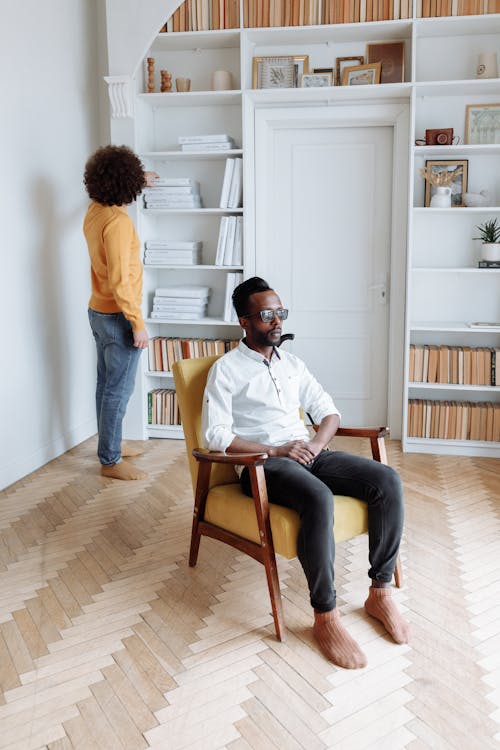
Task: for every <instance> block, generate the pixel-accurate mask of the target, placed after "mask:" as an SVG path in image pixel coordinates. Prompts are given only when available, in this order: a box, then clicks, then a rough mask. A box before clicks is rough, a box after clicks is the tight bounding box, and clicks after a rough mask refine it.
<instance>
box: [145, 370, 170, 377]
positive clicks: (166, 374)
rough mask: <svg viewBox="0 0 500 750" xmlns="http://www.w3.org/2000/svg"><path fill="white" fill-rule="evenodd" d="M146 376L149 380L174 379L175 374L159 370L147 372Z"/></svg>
mask: <svg viewBox="0 0 500 750" xmlns="http://www.w3.org/2000/svg"><path fill="white" fill-rule="evenodd" d="M144 375H145V376H146V377H147V378H173V377H174V374H173V373H172V372H170V371H168V372H165V371H163V370H162V371H161V372H160V371H159V370H145V372H144Z"/></svg>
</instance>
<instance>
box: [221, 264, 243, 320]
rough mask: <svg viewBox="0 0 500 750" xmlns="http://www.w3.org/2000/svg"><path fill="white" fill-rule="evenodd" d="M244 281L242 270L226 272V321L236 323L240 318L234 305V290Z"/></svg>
mask: <svg viewBox="0 0 500 750" xmlns="http://www.w3.org/2000/svg"><path fill="white" fill-rule="evenodd" d="M242 281H243V272H242V271H235V272H234V273H228V274H226V294H225V297H224V320H226V321H230V322H235V323H236V322H237V320H238V316H237V315H236V310H235V309H234V307H233V292H234V290H235V289H236V287H237V286H238V284H241V282H242Z"/></svg>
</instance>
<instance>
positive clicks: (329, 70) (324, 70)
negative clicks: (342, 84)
mask: <svg viewBox="0 0 500 750" xmlns="http://www.w3.org/2000/svg"><path fill="white" fill-rule="evenodd" d="M312 72H313V73H331V74H332V86H338V79H337V76H336V75H335V70H334V68H313V71H312Z"/></svg>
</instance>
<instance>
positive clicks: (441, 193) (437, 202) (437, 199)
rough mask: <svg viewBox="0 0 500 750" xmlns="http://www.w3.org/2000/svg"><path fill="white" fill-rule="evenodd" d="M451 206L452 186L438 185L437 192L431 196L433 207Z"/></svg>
mask: <svg viewBox="0 0 500 750" xmlns="http://www.w3.org/2000/svg"><path fill="white" fill-rule="evenodd" d="M450 206H451V187H448V186H446V185H438V186H437V187H436V192H435V193H434V195H433V196H432V198H431V208H450Z"/></svg>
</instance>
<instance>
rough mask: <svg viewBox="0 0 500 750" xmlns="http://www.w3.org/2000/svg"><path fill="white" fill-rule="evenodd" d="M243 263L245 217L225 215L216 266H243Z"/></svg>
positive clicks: (221, 226) (221, 223)
mask: <svg viewBox="0 0 500 750" xmlns="http://www.w3.org/2000/svg"><path fill="white" fill-rule="evenodd" d="M242 263H243V217H242V216H223V217H222V218H221V220H220V227H219V238H218V240H217V251H216V254H215V265H216V266H241V264H242Z"/></svg>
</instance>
